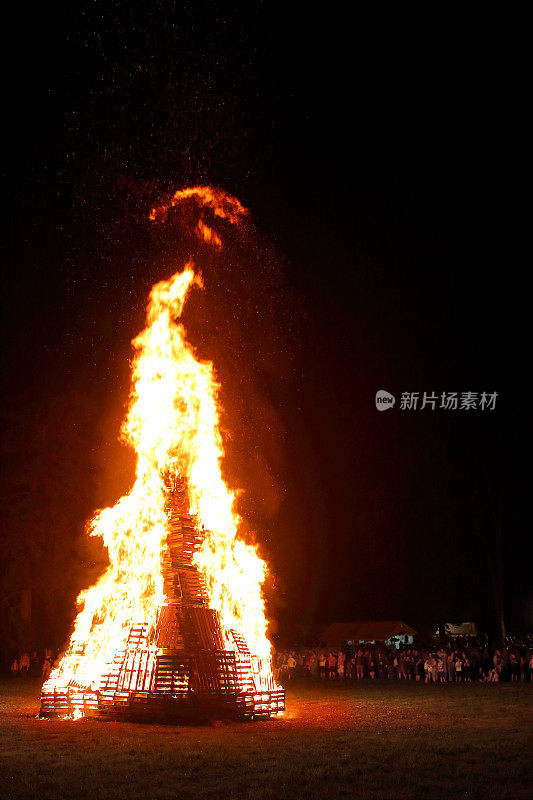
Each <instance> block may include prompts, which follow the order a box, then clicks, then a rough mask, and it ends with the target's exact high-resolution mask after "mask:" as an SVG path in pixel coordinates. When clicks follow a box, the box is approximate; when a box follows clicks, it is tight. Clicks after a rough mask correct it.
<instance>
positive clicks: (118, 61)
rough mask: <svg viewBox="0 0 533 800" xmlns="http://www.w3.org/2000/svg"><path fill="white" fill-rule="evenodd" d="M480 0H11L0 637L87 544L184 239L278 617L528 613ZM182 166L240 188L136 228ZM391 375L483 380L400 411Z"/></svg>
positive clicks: (189, 175) (420, 382) (49, 614)
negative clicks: (226, 217)
mask: <svg viewBox="0 0 533 800" xmlns="http://www.w3.org/2000/svg"><path fill="white" fill-rule="evenodd" d="M445 13H446V14H448V16H445ZM484 13H485V16H484V17H483V18H482V19H481V18H479V17H472V18H467V16H466V15H465V14H464V13H461V15H457V16H456V15H454V14H453V12H451V11H450V10H448V9H446V10H443V11H442V15H441V16H439V15H438V14H437V13H435V15H434V16H429V15H425V16H424V15H420V14H416V15H415V14H413V15H412V16H406V15H405V13H402V14H398V15H395V16H393V17H392V16H389V15H387V16H385V14H384V12H383V13H382V15H381V16H379V15H378V16H376V17H375V18H370V16H369V15H368V14H366V13H363V11H362V10H358V9H357V8H356V7H354V6H353V5H352V4H346V5H345V6H344V5H342V4H340V5H332V6H322V7H320V8H319V9H318V10H314V11H313V10H312V9H311V7H309V8H303V9H301V10H300V12H299V13H297V11H296V10H292V11H291V10H290V9H288V8H287V7H281V6H277V5H275V4H273V3H270V2H263V3H257V2H250V3H248V4H246V5H244V4H243V7H242V8H241V7H238V6H235V5H234V6H233V9H232V10H228V8H227V7H223V6H222V5H220V4H216V3H203V4H198V3H194V4H193V3H191V4H180V5H179V7H178V6H176V5H175V4H172V3H166V2H153V0H152V2H149V3H148V2H147V3H144V2H139V3H135V4H130V3H119V2H117V3H101V2H94V3H87V4H86V3H80V4H77V8H76V9H74V10H72V9H62V8H60V7H57V8H55V9H54V8H53V7H50V6H47V7H42V8H41V9H40V10H39V11H31V12H30V11H29V10H28V9H24V8H21V9H20V10H17V9H13V8H12V9H11V10H10V12H9V14H8V16H7V17H6V20H5V23H6V26H5V27H6V32H7V38H8V47H7V49H6V51H5V53H4V57H5V64H4V85H3V88H4V96H3V112H4V113H3V117H4V120H3V136H4V140H5V141H4V144H3V150H2V153H3V166H2V177H3V184H4V191H3V197H4V201H5V208H4V215H3V222H4V236H3V252H2V261H3V278H2V317H1V319H2V400H3V403H2V474H1V480H2V510H3V514H2V529H1V533H0V557H1V559H2V563H1V573H0V574H1V583H0V604H1V618H2V636H3V641H4V642H7V643H14V644H13V646H15V645H17V646H27V644H26V643H28V639H31V640H32V641H35V642H39V643H40V644H44V643H46V642H50V641H53V642H54V644H57V646H59V645H60V644H61V643H62V642H63V641H64V640H65V638H66V636H67V633H68V628H69V624H70V623H71V620H72V618H73V615H74V597H75V595H76V593H77V592H78V591H79V589H80V588H82V587H83V586H85V585H87V583H88V582H92V581H94V579H95V577H96V576H97V575H98V573H99V570H101V568H102V565H103V563H104V558H105V556H104V554H103V553H102V552H101V550H99V548H98V546H97V543H95V542H92V541H89V542H88V541H87V540H86V538H85V537H84V536H83V535H82V534H83V529H84V524H85V522H86V520H87V519H88V518H89V517H90V516H91V514H92V511H93V509H94V508H96V507H101V506H102V505H105V504H110V503H113V502H114V501H115V500H116V499H117V498H118V496H119V495H120V494H121V493H123V492H124V491H126V490H127V489H128V487H129V485H130V484H131V478H132V465H133V461H132V457H131V454H130V453H128V451H127V450H126V449H125V448H124V447H122V446H121V445H119V444H117V442H116V439H117V435H118V428H119V424H120V420H121V418H122V415H123V413H124V408H125V404H126V402H127V396H128V390H129V368H128V359H129V358H130V357H131V347H130V344H129V342H130V340H131V338H132V337H133V336H134V335H135V334H136V333H137V332H138V331H139V330H140V329H141V328H142V327H143V315H144V308H145V304H146V298H147V295H148V292H149V289H150V287H151V285H152V284H153V283H154V282H155V281H157V280H161V279H162V278H165V277H168V276H169V275H170V274H171V273H172V272H173V271H175V270H176V269H177V268H178V267H179V266H181V264H182V263H183V261H184V260H185V258H187V257H189V256H191V255H192V256H193V257H194V258H195V260H196V261H197V263H198V264H199V265H200V267H201V268H202V270H203V273H204V278H205V284H206V289H205V292H203V293H198V294H195V295H194V296H193V297H192V298H191V300H190V303H189V306H188V308H187V309H186V314H185V322H186V325H187V328H188V330H189V334H190V339H191V341H192V342H193V343H194V344H195V346H197V347H198V350H199V352H200V354H201V355H202V356H203V357H207V358H210V359H212V360H214V362H215V366H216V368H217V372H218V375H219V377H220V381H221V383H222V387H223V388H222V396H221V399H222V402H223V406H224V414H223V425H224V428H225V430H226V431H227V432H231V436H229V435H228V436H227V459H226V462H225V473H226V476H227V479H228V482H229V483H230V485H232V486H233V487H241V488H243V489H245V495H244V496H243V498H242V499H241V501H240V510H241V513H242V514H243V517H244V520H245V535H246V536H249V537H254V536H255V539H256V541H257V543H258V545H259V547H260V550H261V552H262V554H263V555H264V556H265V557H266V558H267V559H268V561H269V564H270V566H271V569H272V573H273V580H272V581H271V582H270V585H269V587H268V589H267V593H268V602H269V608H270V613H271V615H272V617H273V618H275V620H276V626H275V627H276V628H277V631H278V636H279V638H280V640H281V641H299V640H301V639H305V638H311V639H312V638H313V636H316V635H317V633H318V631H320V630H321V628H322V627H323V626H324V625H325V624H326V623H328V622H330V621H334V620H349V619H365V618H366V619H379V618H403V619H405V620H406V621H407V622H409V623H410V624H412V625H413V626H414V627H418V628H419V629H420V630H426V629H429V627H430V626H431V625H436V624H438V623H439V622H442V621H443V620H446V621H463V620H466V619H468V620H470V619H473V620H474V621H476V622H478V624H479V625H480V626H481V627H482V628H483V629H484V630H488V631H490V632H492V633H493V634H496V633H497V631H498V620H500V621H501V618H502V610H503V616H504V619H505V623H506V626H507V628H508V629H509V630H511V631H515V632H519V631H524V630H530V629H531V626H532V624H533V593H532V585H531V575H530V570H529V569H528V561H527V555H526V545H527V540H528V539H529V514H528V513H526V498H527V496H528V495H527V488H529V469H528V468H529V459H528V457H527V454H526V447H525V442H526V438H527V436H528V434H529V432H530V424H529V418H530V412H529V399H528V392H527V389H526V386H527V377H528V367H527V363H528V362H527V361H526V336H527V332H528V324H527V323H528V306H529V298H528V297H527V293H526V288H525V286H526V277H527V262H526V253H527V252H528V249H526V247H525V246H524V237H523V234H522V233H521V232H522V230H523V227H524V223H525V196H526V189H525V185H526V183H527V180H526V178H525V169H526V164H527V159H526V157H525V152H526V144H525V142H526V131H525V122H524V118H525V114H524V112H523V107H524V105H525V97H526V94H525V89H524V85H523V82H522V75H523V74H524V68H523V57H522V52H523V47H522V43H521V37H520V30H521V27H522V23H521V21H520V19H518V18H514V17H513V18H512V17H511V16H510V15H509V16H508V17H506V18H504V19H502V18H496V17H494V18H490V17H488V16H486V14H487V12H484ZM199 183H201V184H203V183H209V184H212V185H215V186H220V187H221V188H223V189H224V190H225V191H227V192H228V193H230V194H234V195H235V196H237V197H239V199H240V200H241V201H242V202H243V203H244V204H245V205H246V206H247V207H248V208H249V209H250V214H251V223H250V224H249V225H248V226H247V228H246V230H245V231H244V232H239V233H235V232H233V231H229V230H226V229H224V230H221V235H222V236H223V238H224V240H225V248H224V251H223V253H222V254H221V255H220V256H215V255H214V254H212V253H209V252H207V249H206V248H205V247H204V248H202V246H200V245H199V244H198V243H196V242H194V241H193V239H192V238H191V237H190V236H189V234H188V233H187V225H186V223H187V219H188V217H187V215H188V214H189V215H191V214H193V213H194V208H193V207H192V206H190V207H187V208H185V209H183V210H182V211H181V212H179V213H176V214H174V215H171V216H170V218H169V220H168V221H167V223H166V224H165V225H164V226H153V225H150V223H149V222H148V221H147V215H148V212H149V210H150V208H151V205H152V203H155V202H157V201H159V199H160V197H161V196H162V195H164V194H165V192H169V191H174V190H175V189H176V188H179V187H183V186H186V185H195V184H199ZM254 226H255V227H254ZM378 389H387V390H389V391H391V392H393V393H394V394H395V395H396V397H397V404H396V407H395V408H394V409H393V410H391V411H388V412H387V413H379V412H378V411H377V410H376V408H375V403H374V397H375V393H376V391H377V390H378ZM403 391H419V392H424V391H427V392H429V391H435V392H437V393H439V394H440V393H441V392H442V391H447V392H450V391H458V392H464V391H477V392H482V391H487V392H493V391H497V392H498V399H497V404H496V410H495V411H485V412H481V411H469V412H465V411H454V412H452V411H448V412H445V411H442V410H435V411H429V410H424V411H421V410H418V411H400V410H399V408H398V405H399V397H400V394H401V392H403ZM527 510H529V509H527ZM30 601H31V602H30ZM30 607H31V615H30V611H29V609H30ZM30 616H31V621H30ZM6 647H7V645H6Z"/></svg>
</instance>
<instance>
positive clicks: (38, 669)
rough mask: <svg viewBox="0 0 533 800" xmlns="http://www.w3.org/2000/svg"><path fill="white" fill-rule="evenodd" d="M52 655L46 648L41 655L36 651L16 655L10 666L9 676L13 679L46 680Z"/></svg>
mask: <svg viewBox="0 0 533 800" xmlns="http://www.w3.org/2000/svg"><path fill="white" fill-rule="evenodd" d="M52 662H53V653H52V650H50V649H49V648H48V647H46V648H45V649H44V650H43V652H42V653H39V652H38V651H37V650H33V651H31V652H29V651H25V652H24V653H22V655H17V656H15V658H14V659H13V661H12V662H11V664H10V671H11V675H13V677H15V678H26V677H29V678H38V677H41V678H42V679H43V681H45V680H47V678H48V676H49V675H50V671H51V669H52Z"/></svg>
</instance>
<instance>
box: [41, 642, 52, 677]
mask: <svg viewBox="0 0 533 800" xmlns="http://www.w3.org/2000/svg"><path fill="white" fill-rule="evenodd" d="M51 671H52V651H51V650H49V649H48V647H46V648H45V651H44V661H43V669H42V672H41V677H42V679H43V681H47V680H48V678H49V677H50V672H51Z"/></svg>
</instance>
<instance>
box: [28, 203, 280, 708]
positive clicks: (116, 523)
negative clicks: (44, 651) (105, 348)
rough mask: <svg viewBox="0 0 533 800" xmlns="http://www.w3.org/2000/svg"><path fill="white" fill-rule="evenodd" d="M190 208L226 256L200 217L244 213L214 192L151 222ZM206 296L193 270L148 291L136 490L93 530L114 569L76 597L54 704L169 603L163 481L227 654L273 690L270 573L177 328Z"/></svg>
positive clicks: (133, 412)
mask: <svg viewBox="0 0 533 800" xmlns="http://www.w3.org/2000/svg"><path fill="white" fill-rule="evenodd" d="M191 198H192V199H194V200H195V201H196V203H197V205H198V207H199V210H200V214H199V222H198V226H197V228H196V233H197V235H198V236H199V237H201V238H202V239H203V240H204V241H205V242H207V243H208V244H212V245H214V246H215V247H217V248H219V247H221V245H222V243H221V239H220V237H219V235H218V234H217V233H216V232H215V231H214V230H212V228H211V227H209V226H208V224H207V223H206V221H205V219H204V210H205V209H209V210H210V212H211V214H212V215H214V216H215V217H220V218H223V219H225V220H226V221H227V222H229V223H230V224H232V225H238V224H239V222H240V220H241V218H242V217H243V216H244V215H245V214H246V209H244V208H243V207H242V206H241V204H240V203H239V202H238V200H236V199H235V198H232V197H229V196H227V195H225V194H223V193H222V192H221V191H219V190H215V189H211V188H209V187H195V188H192V189H186V190H181V191H178V192H176V194H175V195H174V196H173V197H172V198H171V199H170V201H169V202H168V203H167V204H165V205H162V206H160V207H158V208H154V209H153V211H152V213H151V216H150V218H151V219H152V220H159V221H161V220H164V219H165V217H166V214H167V213H168V211H169V209H170V208H171V207H172V206H174V205H177V204H178V203H180V202H182V201H183V200H186V199H187V200H189V199H191ZM202 288H203V283H202V277H201V275H200V274H199V272H197V271H196V270H195V266H194V265H193V263H192V262H188V263H187V264H185V265H184V267H183V268H182V269H181V270H180V271H178V272H176V274H174V275H173V276H172V277H171V278H169V279H168V280H165V281H161V282H160V283H157V284H156V285H155V286H153V288H152V290H151V293H150V299H149V303H148V307H147V315H146V327H145V329H144V330H143V331H142V332H141V333H139V335H138V336H137V337H136V338H135V339H134V340H133V347H134V349H135V356H134V359H133V362H132V387H131V392H130V400H129V408H128V411H127V414H126V416H125V419H124V421H123V424H122V429H121V434H122V438H123V439H124V441H125V442H127V443H128V444H129V445H131V447H132V448H133V449H134V451H135V453H136V468H135V481H134V484H133V486H132V488H131V490H130V491H129V492H128V493H127V494H126V495H124V497H121V498H120V499H119V500H118V502H117V503H116V504H115V505H114V506H113V507H112V508H105V509H104V510H101V511H99V512H97V513H96V515H95V516H94V518H93V519H92V520H91V522H90V525H89V534H90V535H91V536H97V537H100V538H101V539H102V542H103V544H104V545H105V547H106V548H107V551H108V555H109V566H108V568H107V569H106V571H105V573H104V574H103V575H102V576H101V577H100V579H99V580H98V581H97V583H96V584H95V585H94V586H91V587H90V588H89V589H86V590H84V591H82V592H81V594H80V595H79V597H78V604H79V607H80V611H79V613H78V616H77V618H76V620H75V624H74V631H73V633H72V636H71V639H70V642H69V644H68V647H67V649H66V651H65V653H64V655H63V656H62V657H61V659H60V661H59V663H58V664H57V665H56V666H55V667H54V669H53V670H52V673H51V675H50V678H49V680H48V682H47V684H45V687H43V689H46V691H47V692H49V693H50V692H52V691H54V690H56V691H57V690H58V689H59V687H67V686H71V687H72V686H74V687H83V688H84V689H88V690H97V689H98V686H99V685H100V683H101V680H102V676H104V675H106V673H107V672H108V671H109V664H110V662H111V661H112V659H113V656H114V654H115V653H116V652H119V651H124V649H125V648H126V645H127V642H128V636H129V633H130V629H131V626H132V625H133V624H135V623H139V622H142V623H143V624H144V625H145V626H146V627H147V629H149V628H152V629H153V628H154V627H155V626H156V623H157V618H158V613H159V612H160V609H161V607H162V606H164V605H165V603H166V602H167V600H168V598H167V597H166V596H165V585H164V578H163V571H162V561H163V557H164V552H165V549H166V547H167V538H168V531H169V517H168V509H167V493H168V480H169V475H170V476H171V477H172V476H179V477H180V480H184V481H185V483H186V487H187V502H188V505H189V510H188V513H189V514H190V515H194V517H195V519H196V520H197V524H198V527H199V528H201V530H202V544H201V547H200V548H199V549H198V550H197V551H196V552H195V553H194V557H193V561H194V565H195V566H196V567H197V568H198V570H199V571H200V573H201V574H202V575H203V578H204V579H205V585H206V588H207V593H208V598H209V606H210V608H211V609H213V610H214V611H215V612H218V619H219V620H220V629H221V632H222V636H223V647H224V649H226V650H236V644H235V639H234V637H232V636H231V635H230V632H231V631H238V632H239V633H240V634H242V636H243V637H244V639H245V641H246V643H247V645H248V647H249V651H250V653H251V654H253V659H254V665H255V666H254V668H253V671H254V680H255V686H256V689H257V690H258V691H260V690H261V689H267V688H269V687H270V688H278V687H276V684H275V683H274V682H273V678H272V673H271V666H270V654H271V645H270V642H269V640H268V639H267V635H266V631H267V621H266V616H265V608H264V602H263V598H262V583H263V581H264V579H265V576H266V572H267V568H266V564H265V562H264V561H263V560H262V559H261V558H260V557H259V556H258V554H257V552H256V550H255V548H254V547H252V546H251V545H248V544H246V543H245V542H244V541H242V540H241V539H240V538H239V524H240V520H239V516H238V514H237V513H236V511H235V509H234V500H235V496H234V493H233V492H232V491H231V490H230V489H229V488H228V487H227V485H226V483H225V482H224V480H223V478H222V475H221V461H222V459H223V456H224V448H223V442H222V437H221V433H220V425H219V410H218V395H219V386H218V384H217V380H216V375H215V371H214V367H213V364H212V363H211V362H209V361H202V360H200V359H199V358H198V357H197V355H196V353H195V350H194V348H193V346H192V345H191V344H190V343H189V342H188V341H187V333H186V330H185V328H184V326H183V324H182V322H181V321H180V318H181V315H182V311H183V308H184V305H185V303H186V301H187V298H188V297H189V295H190V293H191V292H192V291H193V290H199V289H202ZM80 715H82V714H80Z"/></svg>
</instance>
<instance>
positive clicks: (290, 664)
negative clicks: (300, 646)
mask: <svg viewBox="0 0 533 800" xmlns="http://www.w3.org/2000/svg"><path fill="white" fill-rule="evenodd" d="M295 670H296V659H295V658H294V655H293V654H292V653H290V654H289V657H288V659H287V672H288V677H289V680H290V681H291V680H292V679H293V678H294V673H295Z"/></svg>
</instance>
